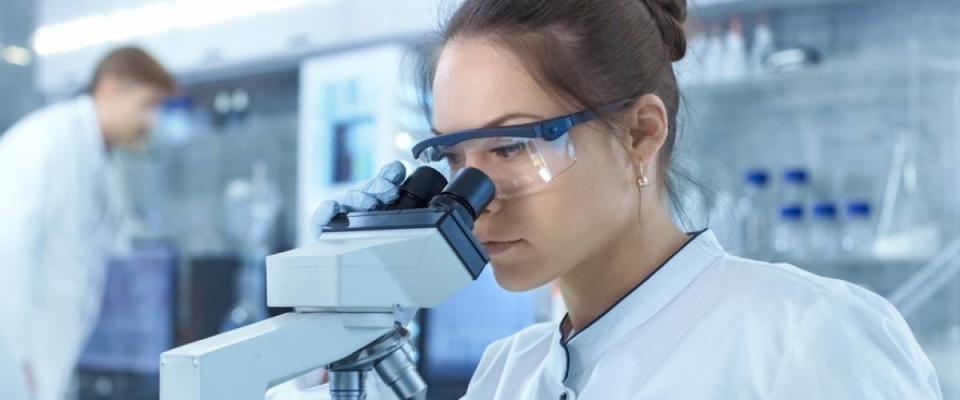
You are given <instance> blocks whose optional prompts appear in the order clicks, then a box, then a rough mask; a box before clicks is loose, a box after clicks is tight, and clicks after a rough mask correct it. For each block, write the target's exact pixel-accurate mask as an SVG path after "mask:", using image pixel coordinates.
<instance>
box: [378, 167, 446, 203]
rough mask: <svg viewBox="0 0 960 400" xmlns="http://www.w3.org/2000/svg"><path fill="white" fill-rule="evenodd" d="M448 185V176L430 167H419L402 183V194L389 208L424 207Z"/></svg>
mask: <svg viewBox="0 0 960 400" xmlns="http://www.w3.org/2000/svg"><path fill="white" fill-rule="evenodd" d="M445 186H447V178H444V176H443V174H441V173H440V172H439V171H437V170H435V169H433V168H430V167H420V168H417V170H416V171H414V172H413V173H412V174H410V176H409V177H407V180H405V181H403V184H402V185H400V196H399V197H398V198H397V201H395V202H394V203H393V204H391V205H389V206H388V207H387V210H409V209H414V208H424V207H426V206H427V205H428V202H429V201H430V199H432V198H433V197H434V196H436V195H438V194H440V192H442V191H443V188H444V187H445Z"/></svg>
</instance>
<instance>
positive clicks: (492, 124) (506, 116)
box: [430, 113, 544, 136]
mask: <svg viewBox="0 0 960 400" xmlns="http://www.w3.org/2000/svg"><path fill="white" fill-rule="evenodd" d="M515 118H533V119H537V120H540V119H544V118H543V117H541V116H539V115H534V114H524V113H508V114H504V115H501V116H499V117H497V118H494V119H493V120H491V121H490V122H487V123H486V124H483V126H481V127H479V128H475V129H490V128H496V127H499V126H502V125H503V123H504V122H507V121H509V120H511V119H515ZM430 132H433V134H434V135H438V136H439V135H443V133H441V132H440V131H438V130H436V129H435V128H434V127H432V126H431V127H430Z"/></svg>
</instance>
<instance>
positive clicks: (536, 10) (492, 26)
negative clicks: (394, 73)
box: [419, 0, 695, 222]
mask: <svg viewBox="0 0 960 400" xmlns="http://www.w3.org/2000/svg"><path fill="white" fill-rule="evenodd" d="M686 14H687V2H686V0H466V1H465V2H464V3H463V4H462V5H461V6H460V7H459V8H458V9H457V11H456V12H455V13H454V15H453V16H452V17H451V18H450V20H449V21H448V22H447V24H446V25H445V26H443V27H441V30H440V37H438V38H436V39H437V40H436V41H435V43H432V44H431V45H430V46H428V48H427V52H426V57H424V59H423V60H422V64H421V70H420V72H421V75H420V77H419V78H420V82H419V83H420V88H421V94H422V96H423V99H424V100H427V99H429V97H430V95H431V93H430V91H431V90H432V86H433V75H434V72H435V68H436V62H437V57H438V55H439V52H440V50H441V49H442V48H443V45H445V44H446V43H447V42H448V41H450V40H452V39H455V38H457V37H467V36H483V37H488V38H491V39H493V40H495V41H497V43H499V44H501V45H504V46H505V47H506V48H507V49H509V50H510V51H512V52H513V53H514V54H515V55H517V56H518V57H519V58H520V59H521V60H522V62H523V63H524V64H525V67H526V68H527V70H528V71H530V73H531V74H532V75H533V76H534V78H535V79H536V80H537V81H538V82H539V83H540V84H541V86H542V87H544V88H545V89H547V90H548V91H550V92H551V94H552V95H554V96H555V97H556V98H557V99H558V100H560V101H562V102H567V103H570V102H572V103H573V104H572V105H574V106H577V107H580V108H586V109H591V110H594V111H597V112H599V110H598V109H599V108H600V107H601V106H603V105H605V104H609V103H612V102H615V101H619V100H623V99H628V98H636V97H639V96H642V95H644V94H650V93H652V94H656V95H657V96H659V97H660V98H661V99H662V100H663V102H664V104H665V105H666V108H667V113H668V123H669V133H668V136H667V139H666V142H665V143H664V145H663V148H662V150H661V152H660V158H659V160H660V161H659V164H660V165H659V166H660V170H661V171H664V172H663V173H662V174H661V175H662V176H661V177H660V180H661V181H662V182H663V183H664V189H665V191H666V193H667V196H668V197H669V199H670V200H671V202H672V205H673V211H674V212H675V213H676V214H677V216H678V217H679V218H680V219H681V222H685V221H683V219H684V218H683V216H682V214H683V213H682V209H681V208H680V201H679V198H680V193H679V191H678V189H677V185H676V181H677V180H680V179H683V180H687V181H689V182H690V183H694V182H693V180H692V179H691V178H690V176H689V174H687V173H686V172H684V171H683V169H682V168H679V167H678V166H677V165H675V164H674V162H673V158H674V157H673V156H674V149H675V145H676V141H677V135H678V133H677V113H678V111H679V107H680V93H679V90H678V88H677V81H676V78H675V76H674V73H673V67H672V62H674V61H678V60H680V59H682V58H683V56H684V55H685V54H686V50H687V41H686V35H685V33H684V30H683V22H684V20H685V19H686ZM428 103H429V101H426V102H424V104H425V105H426V104H428ZM425 111H427V112H428V113H429V111H430V110H429V108H428V107H425ZM601 115H603V118H602V119H603V120H604V121H605V122H607V123H608V124H612V123H614V119H613V116H612V115H610V114H605V115H604V114H602V113H601ZM694 184H695V183H694Z"/></svg>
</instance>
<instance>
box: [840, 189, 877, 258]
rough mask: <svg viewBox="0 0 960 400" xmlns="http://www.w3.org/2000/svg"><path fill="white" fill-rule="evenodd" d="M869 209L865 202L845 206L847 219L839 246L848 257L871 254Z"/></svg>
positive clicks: (855, 202) (871, 238) (871, 240)
mask: <svg viewBox="0 0 960 400" xmlns="http://www.w3.org/2000/svg"><path fill="white" fill-rule="evenodd" d="M871 210H872V209H871V207H870V203H868V202H866V201H851V202H849V203H848V204H847V218H846V220H845V221H844V225H843V234H842V236H843V238H842V239H840V245H841V248H842V249H843V251H844V252H845V253H846V254H847V256H848V257H852V258H858V257H868V256H870V255H872V254H873V238H874V235H873V227H872V225H871V217H870V213H871Z"/></svg>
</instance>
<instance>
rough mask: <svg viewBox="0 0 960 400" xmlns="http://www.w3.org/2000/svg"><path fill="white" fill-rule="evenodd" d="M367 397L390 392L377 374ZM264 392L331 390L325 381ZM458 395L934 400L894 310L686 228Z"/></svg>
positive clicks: (512, 345) (519, 338) (491, 362)
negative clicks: (670, 246) (612, 294)
mask: <svg viewBox="0 0 960 400" xmlns="http://www.w3.org/2000/svg"><path fill="white" fill-rule="evenodd" d="M371 378H373V379H368V387H369V388H370V389H369V390H370V391H371V393H372V397H369V398H370V399H371V400H375V399H396V396H394V395H393V393H392V392H390V391H389V389H385V388H384V386H383V384H382V383H381V382H379V379H376V377H375V376H373V377H371ZM271 394H272V396H270V397H268V399H270V400H319V399H328V398H329V395H328V393H327V386H321V387H317V388H314V389H309V390H304V389H300V390H296V389H294V388H293V387H286V388H277V390H275V391H273V393H271ZM463 398H464V399H467V400H518V399H520V400H575V399H588V400H621V399H644V400H647V399H649V400H654V399H656V400H661V399H676V400H731V399H736V400H746V399H757V400H761V399H764V400H767V399H770V400H787V399H789V400H820V399H824V400H826V399H830V400H833V399H851V400H853V399H856V400H861V399H871V400H904V399H911V400H940V399H942V394H941V393H940V386H939V382H938V380H937V375H936V372H935V371H934V369H933V365H932V364H931V363H930V361H929V360H928V359H927V357H926V355H925V354H924V353H923V351H922V350H921V349H920V346H919V345H918V344H917V342H916V340H915V339H914V337H913V334H912V333H911V331H910V328H909V327H908V326H907V324H906V322H905V321H904V320H903V318H902V317H901V316H900V314H899V313H898V312H897V311H896V310H895V309H894V308H893V306H891V305H890V303H888V302H887V301H886V300H884V299H883V298H882V297H880V296H878V295H876V294H874V293H872V292H869V291H867V290H866V289H863V288H861V287H859V286H856V285H853V284H850V283H847V282H844V281H840V280H835V279H829V278H824V277H820V276H817V275H814V274H811V273H809V272H806V271H803V270H801V269H799V268H796V267H794V266H790V265H785V264H768V263H763V262H758V261H752V260H746V259H742V258H738V257H734V256H731V255H729V254H727V253H726V252H725V251H724V250H723V248H722V247H721V246H720V244H719V243H718V241H717V239H716V237H715V235H714V234H713V232H711V231H709V230H707V231H703V232H700V233H698V234H695V236H693V237H692V239H691V240H690V241H689V242H688V243H687V244H686V245H685V246H684V247H683V248H682V249H680V250H679V251H678V252H677V253H676V254H675V255H674V256H673V257H671V258H670V259H669V260H668V261H667V262H666V263H665V264H664V265H663V266H661V268H660V269H659V270H658V271H657V272H655V273H654V274H653V275H651V276H650V277H649V278H648V279H647V280H646V281H645V282H643V283H642V284H640V285H638V286H637V287H636V288H635V289H634V290H632V291H631V292H630V293H628V294H627V295H626V296H625V297H624V298H623V299H621V300H620V301H619V302H618V303H617V304H615V305H613V306H612V307H611V308H610V309H608V310H607V311H606V313H604V314H603V315H601V316H600V318H598V319H597V320H595V321H594V322H593V323H592V324H590V325H588V326H587V327H585V328H584V329H583V330H581V331H580V332H578V333H577V332H575V333H574V334H573V335H572V336H571V338H569V339H568V340H567V341H566V342H564V340H563V339H562V338H561V333H560V325H559V324H558V323H543V324H537V325H534V326H531V327H529V328H527V329H525V330H523V331H521V332H519V333H517V334H514V335H512V336H510V337H507V338H505V339H502V340H499V341H497V342H494V343H493V344H491V345H490V346H489V347H488V348H487V350H486V351H485V353H484V355H483V358H482V360H481V361H480V365H479V366H478V367H477V370H476V371H475V373H474V376H473V379H472V380H471V382H470V386H469V388H468V391H467V393H466V395H465V396H464V397H463Z"/></svg>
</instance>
